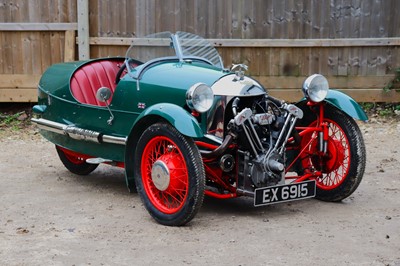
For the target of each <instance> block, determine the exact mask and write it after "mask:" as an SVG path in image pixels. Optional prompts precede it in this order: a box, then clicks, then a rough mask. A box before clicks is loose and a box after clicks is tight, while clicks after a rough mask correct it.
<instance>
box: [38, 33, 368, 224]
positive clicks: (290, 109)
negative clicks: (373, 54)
mask: <svg viewBox="0 0 400 266" xmlns="http://www.w3.org/2000/svg"><path fill="white" fill-rule="evenodd" d="M140 42H142V43H143V42H145V43H146V45H147V46H146V48H143V46H142V47H140V46H138V45H140ZM246 69H247V66H245V65H243V64H238V65H233V66H232V67H231V69H225V68H224V67H223V63H222V60H221V57H220V56H219V54H218V52H217V50H216V49H215V48H214V47H213V46H212V45H210V44H209V43H208V42H207V41H206V40H204V39H202V38H201V37H199V36H196V35H193V34H190V33H185V32H177V33H174V34H172V33H169V32H163V33H159V34H154V35H152V36H149V37H147V38H143V39H137V40H134V42H133V44H132V46H131V47H130V48H129V49H128V51H127V53H126V57H125V58H118V57H117V58H101V59H95V60H88V61H80V62H72V63H61V64H56V65H53V66H51V67H50V68H48V69H47V70H46V72H45V73H44V74H43V76H42V78H41V80H40V83H39V88H38V94H39V95H38V104H37V105H35V106H34V107H33V111H34V113H36V114H37V115H36V117H35V118H33V119H32V121H33V122H34V123H36V124H37V126H38V127H39V129H40V132H41V134H42V135H43V136H44V137H45V138H46V139H48V140H49V141H51V142H52V143H54V144H55V147H56V151H57V153H58V156H59V157H60V160H61V161H62V163H63V164H64V165H65V167H66V168H67V169H68V170H69V171H71V172H72V173H75V174H78V175H87V174H89V173H90V172H92V171H93V170H95V169H96V167H97V166H98V165H99V164H100V163H106V164H110V165H114V166H118V167H123V168H124V169H125V173H126V184H127V186H128V188H129V190H130V191H134V190H137V192H138V194H139V195H140V198H141V200H142V201H143V203H144V206H145V208H146V209H147V210H148V212H149V213H150V214H151V216H152V217H153V218H154V219H155V220H156V221H157V222H159V223H161V224H164V225H175V226H176V225H184V224H186V223H187V222H189V221H190V220H191V219H192V218H193V217H194V216H195V215H196V213H197V211H198V210H199V208H200V207H201V205H202V202H203V198H204V195H207V196H211V197H216V198H220V199H226V198H234V197H239V196H248V197H253V198H254V205H255V206H260V205H266V204H273V203H278V202H286V201H292V200H299V199H305V198H310V197H316V198H318V199H320V200H324V201H340V200H342V199H344V198H346V197H348V196H349V195H351V194H352V193H353V192H354V191H355V190H356V188H357V187H358V185H359V184H360V181H361V179H362V177H363V174H364V168H365V145H364V141H363V137H362V135H361V132H360V129H359V128H358V126H357V124H356V122H355V120H354V119H353V118H355V119H359V120H366V119H367V116H366V114H365V113H364V111H363V110H362V109H361V108H360V106H359V105H358V104H357V103H356V102H355V101H354V100H353V99H351V98H350V97H348V96H346V95H345V94H343V93H341V92H339V91H335V90H330V89H329V85H328V81H327V80H326V78H325V77H324V76H322V75H320V74H314V75H312V76H310V77H308V78H307V79H306V80H305V81H304V84H303V86H302V90H303V93H304V98H303V99H299V102H297V103H293V104H292V103H286V102H285V101H283V100H279V99H276V98H274V97H272V96H271V95H269V94H268V92H267V90H266V88H264V87H263V86H262V85H261V84H260V83H259V82H257V81H256V80H254V79H252V78H251V77H248V76H245V75H244V72H245V71H246Z"/></svg>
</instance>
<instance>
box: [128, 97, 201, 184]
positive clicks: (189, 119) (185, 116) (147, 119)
mask: <svg viewBox="0 0 400 266" xmlns="http://www.w3.org/2000/svg"><path fill="white" fill-rule="evenodd" d="M162 121H166V122H168V123H170V124H171V125H172V126H174V127H175V128H176V129H177V130H178V131H179V132H180V133H181V134H182V135H185V136H188V137H192V138H202V137H203V136H204V133H203V131H202V129H201V127H200V125H199V123H198V122H197V120H196V119H195V118H194V117H193V116H192V115H191V114H190V113H189V112H187V111H186V110H185V109H183V108H182V107H180V106H177V105H175V104H170V103H160V104H155V105H153V106H151V107H149V108H147V109H146V110H145V111H143V112H142V113H141V114H140V116H139V117H138V118H137V119H136V121H135V123H134V126H133V128H132V129H131V133H130V134H129V136H128V139H127V142H126V147H125V177H126V184H127V186H128V189H129V191H135V181H134V176H135V173H134V171H135V169H134V158H133V154H134V153H135V149H136V145H137V143H138V141H139V138H140V136H141V135H142V133H143V131H144V130H145V129H146V128H148V127H149V126H150V125H152V124H154V123H158V122H162Z"/></svg>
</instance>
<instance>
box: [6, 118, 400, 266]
mask: <svg viewBox="0 0 400 266" xmlns="http://www.w3.org/2000/svg"><path fill="white" fill-rule="evenodd" d="M360 127H361V129H362V132H363V134H364V138H365V141H366V145H367V153H368V154H367V168H366V172H365V175H364V179H363V181H362V182H361V184H360V186H359V188H358V190H357V191H356V192H355V193H354V194H353V195H352V196H351V197H349V198H348V199H346V200H344V201H343V202H342V203H326V202H320V201H318V200H315V199H309V200H304V201H298V202H293V203H289V204H288V203H284V204H278V205H272V206H264V207H258V208H255V207H253V206H252V200H251V199H247V198H238V199H231V200H217V199H212V198H206V199H205V202H204V204H203V207H202V209H201V210H200V211H199V213H198V214H197V216H196V217H195V219H194V220H193V221H192V222H191V223H189V224H188V225H187V226H184V227H179V228H177V227H165V226H162V225H159V224H157V223H156V222H154V221H153V220H152V219H151V217H150V216H149V214H148V213H147V212H146V210H145V209H144V207H143V205H142V204H141V201H140V199H139V197H138V195H137V194H134V193H133V194H130V193H129V192H128V191H127V189H126V186H125V181H124V173H123V171H122V170H121V169H118V168H113V167H109V166H100V167H99V168H98V169H97V170H96V171H95V172H93V173H92V174H90V175H89V176H86V177H81V176H75V175H73V174H71V173H69V172H68V171H67V170H66V169H65V168H64V167H63V166H62V164H61V162H60V161H59V159H58V157H57V154H56V151H55V149H54V146H53V145H52V144H50V143H48V142H47V141H45V140H44V139H42V138H41V136H40V135H39V134H37V133H36V130H35V129H34V128H33V127H28V128H25V129H23V130H19V131H13V130H10V129H4V128H3V129H0V130H1V131H0V181H1V185H0V262H1V263H0V264H1V265H168V264H169V265H282V264H287V265H325V266H326V265H400V177H399V173H398V172H399V169H400V167H399V161H400V151H399V147H400V137H399V136H400V124H399V122H396V121H372V122H370V123H368V124H360Z"/></svg>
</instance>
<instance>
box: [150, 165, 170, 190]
mask: <svg viewBox="0 0 400 266" xmlns="http://www.w3.org/2000/svg"><path fill="white" fill-rule="evenodd" d="M151 179H152V180H153V183H154V185H155V186H156V188H157V189H158V190H160V191H164V190H166V189H167V188H168V186H169V182H170V173H169V169H168V166H167V165H166V164H165V163H164V162H163V161H160V160H157V161H156V162H155V163H154V164H153V167H152V168H151Z"/></svg>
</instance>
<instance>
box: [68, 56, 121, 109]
mask: <svg viewBox="0 0 400 266" xmlns="http://www.w3.org/2000/svg"><path fill="white" fill-rule="evenodd" d="M123 63H124V61H123V59H121V60H117V59H112V60H101V61H94V62H90V63H88V64H86V65H83V66H82V67H80V68H79V69H78V70H76V71H75V73H74V74H73V76H72V78H71V84H70V87H71V93H72V95H73V96H74V97H75V99H76V100H77V101H79V102H80V103H86V104H90V105H99V106H105V103H103V102H100V101H98V100H97V99H96V92H97V90H98V89H100V88H101V87H107V88H110V89H111V91H112V92H114V91H115V88H116V86H117V85H116V84H115V77H116V75H117V72H118V70H119V69H120V67H121V65H122V64H123ZM111 100H112V99H110V100H109V102H111Z"/></svg>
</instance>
